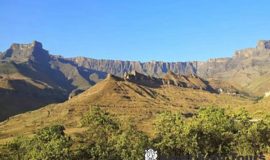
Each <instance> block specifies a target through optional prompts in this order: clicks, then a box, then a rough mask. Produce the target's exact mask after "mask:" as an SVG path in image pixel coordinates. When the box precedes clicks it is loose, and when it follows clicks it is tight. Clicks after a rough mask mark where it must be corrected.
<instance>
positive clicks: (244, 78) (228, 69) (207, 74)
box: [68, 41, 270, 96]
mask: <svg viewBox="0 0 270 160" xmlns="http://www.w3.org/2000/svg"><path fill="white" fill-rule="evenodd" d="M269 46H270V41H259V42H258V44H257V47H256V48H248V49H243V50H239V51H236V52H235V54H234V55H233V57H231V58H216V59H209V60H208V61H205V62H200V61H192V62H160V61H152V62H139V61H119V60H96V59H91V58H84V57H76V58H70V59H68V60H70V61H72V62H74V63H75V64H77V65H78V66H81V67H84V68H88V69H93V70H98V71H103V72H106V73H111V74H114V75H117V76H121V77H122V76H123V74H124V72H130V71H133V70H136V71H137V72H139V73H142V74H146V75H150V76H156V77H162V76H165V75H166V73H167V72H168V71H172V72H174V73H176V74H184V75H188V74H195V75H199V76H201V77H203V78H205V79H214V80H221V81H226V82H228V83H230V84H232V85H234V86H236V87H238V88H240V89H241V90H244V91H245V92H247V93H249V94H251V95H255V96H262V95H264V93H265V92H267V91H269V90H270V78H269V77H270V76H269V75H270V71H269V67H270V47H269Z"/></svg>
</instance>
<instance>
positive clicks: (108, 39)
mask: <svg viewBox="0 0 270 160" xmlns="http://www.w3.org/2000/svg"><path fill="white" fill-rule="evenodd" d="M0 11H1V14H0V51H4V50H6V49H7V48H8V47H9V46H10V44H11V43H13V42H17V43H29V42H32V41H33V40H38V41H41V42H42V43H43V46H44V48H46V49H47V50H49V51H50V53H52V54H61V55H63V56H65V57H75V56H85V57H90V58H98V59H121V60H140V61H150V60H162V61H190V60H206V59H208V58H213V57H228V56H231V55H232V54H233V53H234V51H235V50H237V49H241V48H246V47H254V46H255V45H256V42H257V40H259V39H270V1H269V0H224V1H219V0H1V1H0Z"/></svg>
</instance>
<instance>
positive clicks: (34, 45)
mask: <svg viewBox="0 0 270 160" xmlns="http://www.w3.org/2000/svg"><path fill="white" fill-rule="evenodd" d="M33 48H39V49H42V43H41V42H38V41H33V42H32V43H28V44H19V43H13V44H12V45H11V47H10V49H33Z"/></svg>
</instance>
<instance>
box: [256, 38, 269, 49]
mask: <svg viewBox="0 0 270 160" xmlns="http://www.w3.org/2000/svg"><path fill="white" fill-rule="evenodd" d="M257 48H258V49H270V40H260V41H258V43H257Z"/></svg>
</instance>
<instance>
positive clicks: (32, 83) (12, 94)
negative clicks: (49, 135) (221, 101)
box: [0, 41, 270, 120]
mask: <svg viewBox="0 0 270 160" xmlns="http://www.w3.org/2000/svg"><path fill="white" fill-rule="evenodd" d="M269 46H270V41H259V42H258V44H257V47H256V48H248V49H243V50H239V51H236V52H235V54H234V55H233V57H231V58H217V59H210V60H208V61H206V62H198V61H193V62H159V61H152V62H139V61H119V60H97V59H91V58H85V57H75V58H64V57H61V56H56V55H53V54H49V53H48V51H47V50H45V49H43V46H42V44H41V43H40V42H37V41H34V42H33V43H30V44H12V45H11V47H10V48H9V49H7V50H6V51H5V52H3V53H1V54H0V95H1V100H0V103H1V108H0V110H1V112H0V120H4V119H6V118H8V117H9V116H12V115H15V114H18V113H22V112H25V111H30V110H33V109H37V108H39V107H42V106H44V105H46V104H50V103H55V102H62V101H65V100H67V99H68V97H69V96H74V95H76V94H77V93H80V92H82V91H84V90H86V89H88V88H89V87H91V86H93V85H95V84H96V83H98V82H100V81H101V80H102V79H104V78H105V77H106V75H107V73H110V74H112V75H116V76H119V77H122V78H124V75H125V74H124V73H125V72H132V71H136V74H137V75H138V74H142V75H148V77H150V79H145V80H146V81H141V82H140V81H139V80H138V79H135V80H134V81H133V82H137V83H138V84H140V85H149V84H148V83H149V82H150V83H151V84H152V82H151V80H152V81H154V83H156V82H158V83H162V84H163V83H170V84H173V85H175V86H179V87H188V88H199V89H203V90H207V91H211V92H216V91H217V89H218V88H222V89H225V90H226V89H227V90H230V92H236V91H237V90H240V91H241V92H246V93H248V94H249V95H252V96H263V95H264V93H265V92H268V91H270V76H269V75H270V71H269V67H270V47H269ZM168 73H169V74H168ZM198 76H199V77H198ZM146 77H147V76H146ZM192 77H193V78H192ZM200 77H202V78H200ZM160 78H161V79H160ZM149 80H150V81H149ZM194 80H195V81H194ZM236 88H237V89H236ZM26 99H27V100H26Z"/></svg>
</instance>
